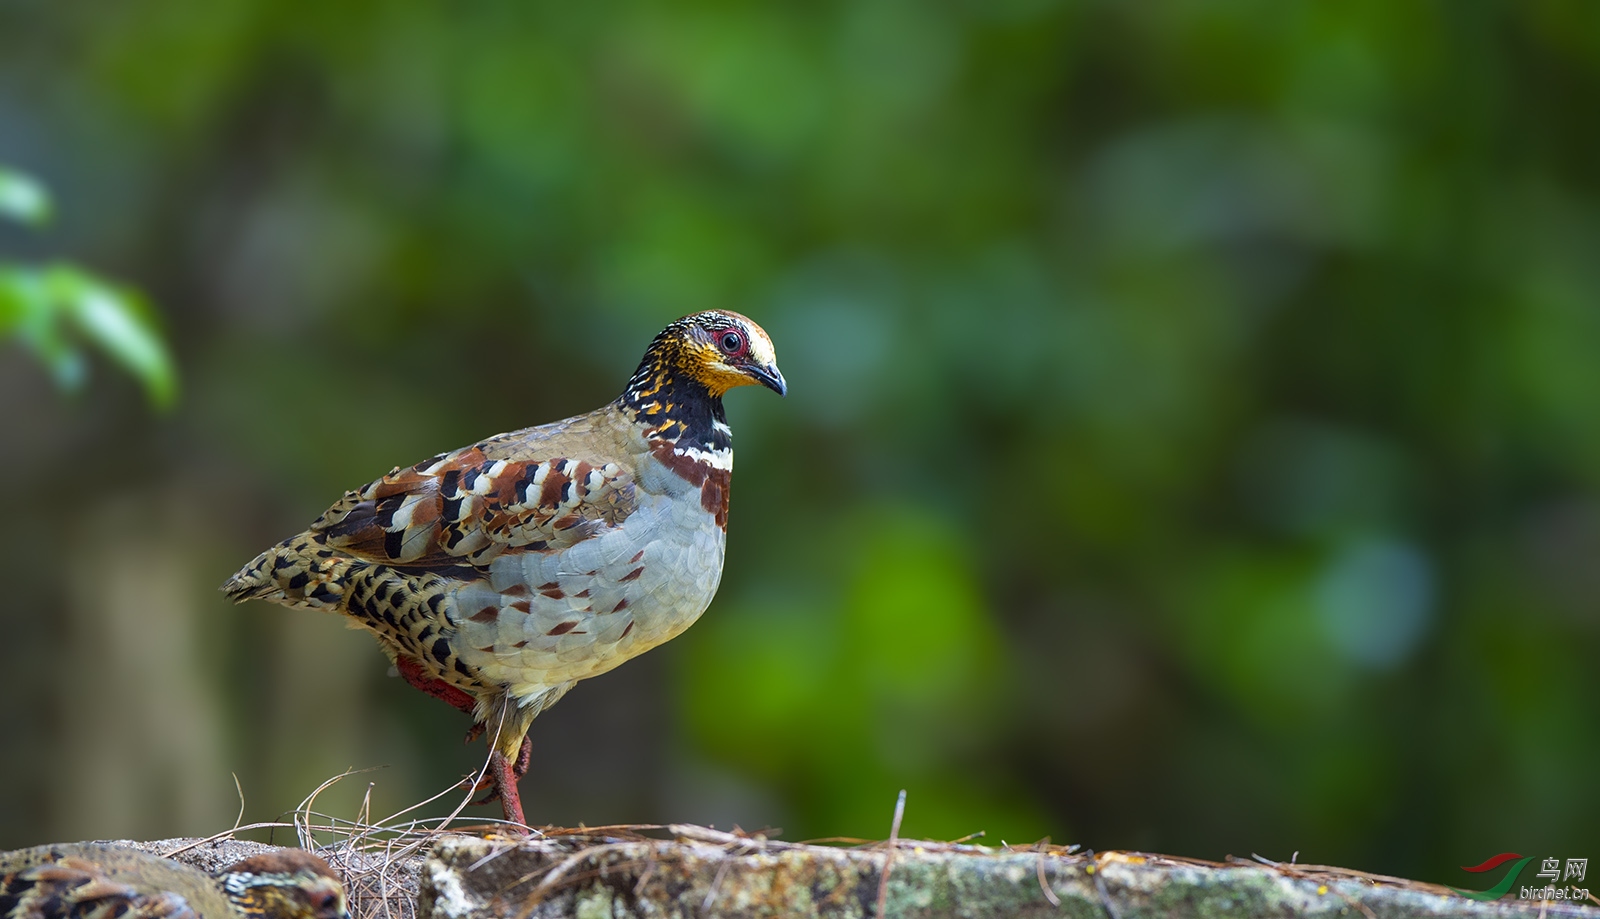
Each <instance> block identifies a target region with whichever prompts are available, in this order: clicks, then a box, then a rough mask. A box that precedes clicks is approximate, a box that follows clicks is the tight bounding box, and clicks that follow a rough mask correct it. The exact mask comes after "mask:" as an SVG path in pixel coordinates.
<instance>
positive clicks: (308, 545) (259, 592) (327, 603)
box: [222, 533, 357, 609]
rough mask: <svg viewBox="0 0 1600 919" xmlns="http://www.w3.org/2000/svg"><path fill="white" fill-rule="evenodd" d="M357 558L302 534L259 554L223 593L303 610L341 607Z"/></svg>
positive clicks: (317, 536) (240, 599) (239, 599)
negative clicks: (346, 584)
mask: <svg viewBox="0 0 1600 919" xmlns="http://www.w3.org/2000/svg"><path fill="white" fill-rule="evenodd" d="M355 564H357V562H356V561H355V560H354V559H351V558H349V557H347V556H343V555H340V554H338V553H336V552H334V551H333V550H332V549H329V548H328V547H327V546H326V545H324V544H323V542H322V540H321V537H320V534H306V533H302V534H301V535H299V536H295V537H291V538H289V539H286V540H284V541H283V542H281V543H279V544H277V545H276V546H273V547H272V548H270V549H268V550H267V551H265V552H263V553H261V554H260V555H258V556H256V557H255V558H254V559H253V560H252V561H251V562H250V564H248V565H245V566H244V567H243V568H240V569H239V570H238V571H236V572H234V575H233V577H231V578H229V579H228V580H227V582H226V583H224V584H223V585H222V592H223V593H224V594H226V595H227V597H228V599H230V600H232V601H233V602H235V603H243V602H244V601H246V600H266V601H268V602H269V603H280V604H282V605H284V606H293V607H300V608H303V609H338V608H340V607H341V606H342V605H343V602H344V589H345V582H346V580H347V579H348V577H349V573H350V569H351V567H352V566H353V565H355Z"/></svg>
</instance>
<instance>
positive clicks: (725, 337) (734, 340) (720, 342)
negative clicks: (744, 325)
mask: <svg viewBox="0 0 1600 919" xmlns="http://www.w3.org/2000/svg"><path fill="white" fill-rule="evenodd" d="M717 347H718V348H721V349H722V353H723V354H726V355H728V356H730V357H732V356H734V355H737V354H740V353H742V352H743V351H744V336H743V335H740V334H739V333H738V332H736V331H734V330H733V329H728V330H727V331H725V332H723V333H722V334H720V335H718V336H717Z"/></svg>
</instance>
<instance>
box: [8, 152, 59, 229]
mask: <svg viewBox="0 0 1600 919" xmlns="http://www.w3.org/2000/svg"><path fill="white" fill-rule="evenodd" d="M51 210H52V208H51V204H50V193H49V192H47V191H45V189H44V186H43V185H41V184H39V183H38V182H37V181H35V180H34V179H33V178H31V177H29V176H26V175H23V174H22V173H20V172H15V171H12V170H10V169H6V168H5V167H3V166H0V216H5V217H10V218H11V219H13V220H17V221H20V222H22V223H26V224H29V225H31V226H39V225H41V224H43V223H45V222H46V221H48V220H49V219H50V214H51Z"/></svg>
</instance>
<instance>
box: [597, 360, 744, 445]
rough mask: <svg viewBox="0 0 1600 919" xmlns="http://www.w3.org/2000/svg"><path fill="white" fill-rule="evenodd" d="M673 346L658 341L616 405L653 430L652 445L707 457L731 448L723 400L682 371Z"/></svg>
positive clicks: (640, 363) (731, 441)
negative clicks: (668, 445)
mask: <svg viewBox="0 0 1600 919" xmlns="http://www.w3.org/2000/svg"><path fill="white" fill-rule="evenodd" d="M671 344H672V343H671V342H668V341H663V340H662V339H661V338H657V339H656V341H655V342H653V343H652V344H651V345H650V350H648V351H646V352H645V355H644V360H642V361H640V362H639V369H638V370H635V371H634V373H633V377H632V379H630V380H628V388H627V389H625V390H623V393H622V396H621V397H620V398H619V399H618V401H619V402H621V403H622V405H623V407H625V408H627V409H628V410H629V412H631V413H632V414H633V416H634V418H635V420H637V421H639V422H640V423H642V424H648V425H650V427H651V428H652V430H653V433H652V435H651V439H652V440H665V441H670V442H672V443H673V445H674V447H675V448H676V449H678V450H686V449H693V450H699V451H702V452H704V453H722V452H724V451H726V450H731V449H733V432H732V431H731V430H729V428H728V418H727V416H726V415H725V414H724V413H723V410H722V400H721V399H720V398H718V397H717V396H713V395H712V394H711V391H710V390H709V389H707V388H706V386H705V384H704V383H701V382H700V381H699V380H696V379H694V378H693V377H690V376H687V375H686V374H684V373H683V372H682V371H681V370H679V369H678V366H677V365H678V360H677V358H678V355H677V354H675V353H672V348H671Z"/></svg>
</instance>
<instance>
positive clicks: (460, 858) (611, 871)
mask: <svg viewBox="0 0 1600 919" xmlns="http://www.w3.org/2000/svg"><path fill="white" fill-rule="evenodd" d="M669 829H670V830H671V831H672V833H673V835H674V837H675V838H673V839H652V838H646V837H643V836H640V835H637V834H635V833H633V832H628V831H622V832H617V833H607V832H604V831H599V830H591V831H586V832H584V833H582V834H578V833H573V832H570V831H569V833H568V834H566V835H552V836H547V837H545V838H534V839H530V840H522V841H516V840H507V839H484V838H480V837H469V836H454V837H447V838H445V839H442V840H441V841H440V842H439V843H437V844H436V845H435V846H434V848H433V850H432V852H431V854H430V855H429V856H428V857H427V859H426V860H425V861H424V863H423V865H422V871H421V876H420V878H419V898H418V904H417V905H418V916H419V919H489V917H524V919H554V917H577V919H600V917H605V919H632V917H638V919H646V917H661V919H667V917H672V919H676V917H683V919H691V917H694V919H701V917H712V916H729V917H735V916H737V917H780V916H781V917H840V919H845V917H849V919H869V917H875V916H879V915H884V916H903V917H918V919H944V917H972V919H980V917H981V919H991V917H1073V919H1078V917H1083V919H1089V917H1093V919H1105V917H1111V919H1141V917H1155V916H1160V917H1171V916H1194V917H1211V916H1219V917H1220V916H1228V917H1235V916H1252V917H1254V916H1283V917H1290V916H1294V917H1302V916H1303V917H1329V919H1333V917H1370V919H1389V917H1394V919H1400V917H1407V919H1410V917H1446V916H1449V917H1457V916H1459V917H1489V916H1500V917H1503V916H1522V915H1526V916H1544V917H1587V919H1596V917H1600V907H1595V906H1583V905H1578V904H1573V903H1539V902H1531V901H1517V900H1503V901H1497V902H1478V901H1475V900H1471V899H1468V898H1465V897H1462V896H1460V895H1457V894H1455V893H1453V892H1451V891H1450V890H1449V889H1448V888H1445V887H1439V886H1436V885H1431V884H1421V883H1416V882H1412V881H1405V880H1402V879H1399V878H1389V877H1381V876H1376V875H1369V874H1363V873H1359V872H1354V871H1348V870H1344V869H1337V868H1327V867H1321V866H1311V865H1291V864H1286V863H1266V862H1259V861H1252V862H1234V863H1227V864H1221V863H1215V862H1203V861H1197V860H1190V859H1179V858H1169V857H1164V856H1156V855H1144V854H1136V853H1130V852H1102V853H1098V854H1083V853H1075V852H1071V851H1069V850H1066V849H1063V848H1060V847H1038V848H1035V849H1017V848H1014V847H1007V848H998V849H997V848H991V847H985V846H967V845H951V844H944V843H925V842H924V843H919V842H912V841H906V840H902V841H899V842H898V843H896V844H895V846H894V847H893V848H892V849H891V848H890V847H889V846H888V844H886V843H885V844H878V845H876V846H864V847H859V848H853V849H846V848H837V847H829V846H816V845H800V844H791V843H780V842H775V841H771V840H766V839H763V838H761V837H759V836H756V837H749V836H743V835H734V834H726V833H718V832H716V831H709V830H705V829H702V828H698V827H671V828H669ZM886 874H887V879H886V878H885V875H886Z"/></svg>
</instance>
